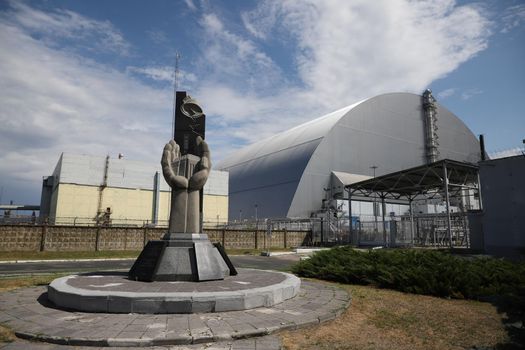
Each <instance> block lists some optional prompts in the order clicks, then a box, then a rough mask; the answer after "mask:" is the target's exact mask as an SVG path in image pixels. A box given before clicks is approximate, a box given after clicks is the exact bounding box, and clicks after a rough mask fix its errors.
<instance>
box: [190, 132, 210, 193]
mask: <svg viewBox="0 0 525 350" xmlns="http://www.w3.org/2000/svg"><path fill="white" fill-rule="evenodd" d="M196 156H198V157H200V160H199V162H198V163H197V165H195V170H194V171H193V175H192V177H191V178H190V181H189V185H188V189H189V190H190V191H195V190H200V189H201V188H203V187H204V184H205V183H206V180H208V175H209V174H210V168H211V160H210V148H209V147H208V144H207V143H206V141H204V140H203V139H202V137H200V136H197V154H196Z"/></svg>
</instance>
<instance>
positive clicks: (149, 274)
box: [47, 92, 301, 314]
mask: <svg viewBox="0 0 525 350" xmlns="http://www.w3.org/2000/svg"><path fill="white" fill-rule="evenodd" d="M176 101H177V102H176V118H175V130H174V138H173V139H172V140H170V141H169V142H168V143H167V144H166V146H165V147H164V150H163V152H162V158H161V165H162V173H163V175H164V179H165V180H166V182H167V183H168V185H169V186H170V187H171V208H170V218H169V227H168V230H167V232H166V233H165V234H164V235H163V237H162V239H160V240H152V241H149V242H148V243H147V244H146V246H145V247H144V249H143V250H142V252H141V253H140V255H139V257H138V258H137V260H136V261H135V263H134V264H133V266H132V267H131V269H130V270H129V272H127V273H120V272H112V273H103V274H97V273H92V274H80V275H71V276H65V277H61V278H57V279H55V280H53V282H51V284H50V285H49V286H48V293H47V296H48V299H49V301H51V302H52V303H53V304H54V305H55V306H57V307H60V308H66V309H68V310H69V309H72V310H80V311H83V312H102V313H109V314H111V313H142V314H157V313H161V314H180V313H203V312H226V311H240V310H248V309H254V308H258V307H271V306H273V305H276V304H279V303H282V302H283V301H285V300H288V299H291V298H294V297H295V296H296V295H297V293H298V292H299V289H300V286H301V281H300V280H299V278H297V277H296V276H294V275H292V274H289V273H285V272H277V271H265V270H254V269H239V272H238V273H237V270H236V269H235V267H234V266H233V265H232V263H231V261H230V259H229V258H228V256H227V255H226V252H225V251H224V249H223V248H222V246H221V245H220V244H218V243H215V244H212V243H211V242H210V240H209V239H208V235H206V234H205V233H203V230H202V225H201V215H202V188H203V187H204V184H205V183H206V180H207V179H208V176H209V174H210V169H211V153H210V148H209V146H208V144H207V143H206V141H205V140H204V129H205V125H204V120H205V119H204V118H205V115H204V113H203V112H202V109H201V107H200V106H199V104H198V103H197V102H196V101H195V100H194V99H192V98H191V97H190V96H187V95H186V93H185V92H177V99H176Z"/></svg>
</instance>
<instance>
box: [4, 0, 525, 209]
mask: <svg viewBox="0 0 525 350" xmlns="http://www.w3.org/2000/svg"><path fill="white" fill-rule="evenodd" d="M176 53H179V54H180V55H181V58H180V60H179V72H180V73H179V75H178V76H179V78H178V87H179V90H186V91H188V93H189V94H190V95H192V96H193V97H195V98H196V99H197V100H198V101H199V102H200V104H201V106H202V107H203V109H204V111H205V113H206V116H207V118H206V122H207V125H206V128H207V130H206V139H207V141H208V143H209V144H210V146H211V149H212V156H213V161H214V162H215V163H216V162H217V161H219V160H220V159H223V158H225V157H226V156H227V155H228V154H231V153H232V152H234V151H235V150H237V149H239V148H242V147H243V146H245V145H248V144H250V143H253V142H256V141H258V140H260V139H263V138H266V137H268V136H271V135H273V134H275V133H277V132H280V131H284V130H286V129H289V128H291V127H293V126H296V125H298V124H301V123H303V122H306V121H309V120H312V119H315V118H317V117H319V116H321V115H323V114H326V113H329V112H331V111H334V110H336V109H339V108H341V107H344V106H347V105H350V104H352V103H355V102H357V101H359V100H362V99H365V98H369V97H373V96H375V95H378V94H381V93H387V92H411V93H417V94H421V93H422V92H423V91H424V90H425V89H426V88H430V89H432V91H433V93H434V96H435V97H436V98H437V100H438V102H439V103H440V104H442V105H444V106H445V107H447V108H448V109H449V110H450V111H452V112H453V113H454V114H456V115H457V116H459V118H460V119H462V120H463V121H464V122H465V124H466V125H467V126H468V127H469V128H470V129H471V130H472V132H473V133H474V134H476V135H479V134H484V135H485V142H486V147H487V150H488V151H489V152H493V153H494V152H501V151H505V152H506V150H509V149H514V150H516V149H518V148H520V147H523V145H522V140H523V139H525V114H524V112H523V107H522V102H523V101H525V88H524V83H525V63H524V62H525V2H524V1H523V0H522V1H518V0H487V1H453V0H432V1H425V0H421V1H408V0H375V1H368V0H324V1H322V0H317V1H315V0H302V1H295V0H260V1H255V0H243V1H240V0H238V1H233V0H229V1H228V0H213V1H212V0H178V1H176V0H173V1H172V0H150V1H137V0H112V1H104V0H90V1H87V0H84V1H66V0H64V1H61V0H53V1H51V0H49V1H14V0H13V1H8V0H0V91H1V94H0V204H6V203H9V201H11V200H12V201H14V202H15V203H16V204H39V203H40V191H41V185H42V177H43V176H47V175H50V174H51V173H52V172H53V169H54V167H55V165H56V163H57V161H58V159H59V157H60V154H61V153H62V152H70V153H81V154H90V155H98V156H105V155H110V156H111V157H117V155H118V154H119V153H123V154H124V155H125V157H126V158H127V159H132V160H141V161H148V162H157V161H159V159H160V155H161V150H162V148H163V146H164V144H165V143H166V142H167V141H168V140H169V139H170V135H171V128H172V97H173V81H174V80H173V79H174V73H173V72H174V64H175V56H176Z"/></svg>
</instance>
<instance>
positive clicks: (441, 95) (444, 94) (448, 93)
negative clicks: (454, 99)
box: [437, 88, 457, 99]
mask: <svg viewBox="0 0 525 350" xmlns="http://www.w3.org/2000/svg"><path fill="white" fill-rule="evenodd" d="M456 91H457V89H456V88H449V89H445V90H443V91H440V92H438V93H437V97H438V99H445V98H447V97H450V96H452V95H454V94H455V93H456Z"/></svg>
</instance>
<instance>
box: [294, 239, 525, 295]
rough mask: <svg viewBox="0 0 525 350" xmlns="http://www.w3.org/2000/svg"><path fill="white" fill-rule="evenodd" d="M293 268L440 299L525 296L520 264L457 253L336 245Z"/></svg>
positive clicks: (523, 270) (307, 273)
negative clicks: (366, 249)
mask: <svg viewBox="0 0 525 350" xmlns="http://www.w3.org/2000/svg"><path fill="white" fill-rule="evenodd" d="M293 272H294V273H296V274H297V275H299V276H302V277H312V278H319V279H324V280H328V281H335V282H340V283H353V284H372V285H376V286H378V287H381V288H390V289H395V290H399V291H402V292H407V293H415V294H427V295H434V296H440V297H451V298H469V299H478V298H481V297H485V296H492V295H524V294H525V263H514V262H510V261H507V260H503V259H495V258H477V257H476V258H466V257H458V256H454V255H452V254H450V253H448V252H443V251H436V250H419V249H380V250H370V251H358V250H355V249H352V248H351V247H337V248H333V249H330V250H324V251H320V252H318V253H316V254H314V255H313V256H312V257H311V258H310V259H308V260H303V261H301V262H299V263H298V264H297V265H295V266H294V267H293Z"/></svg>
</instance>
